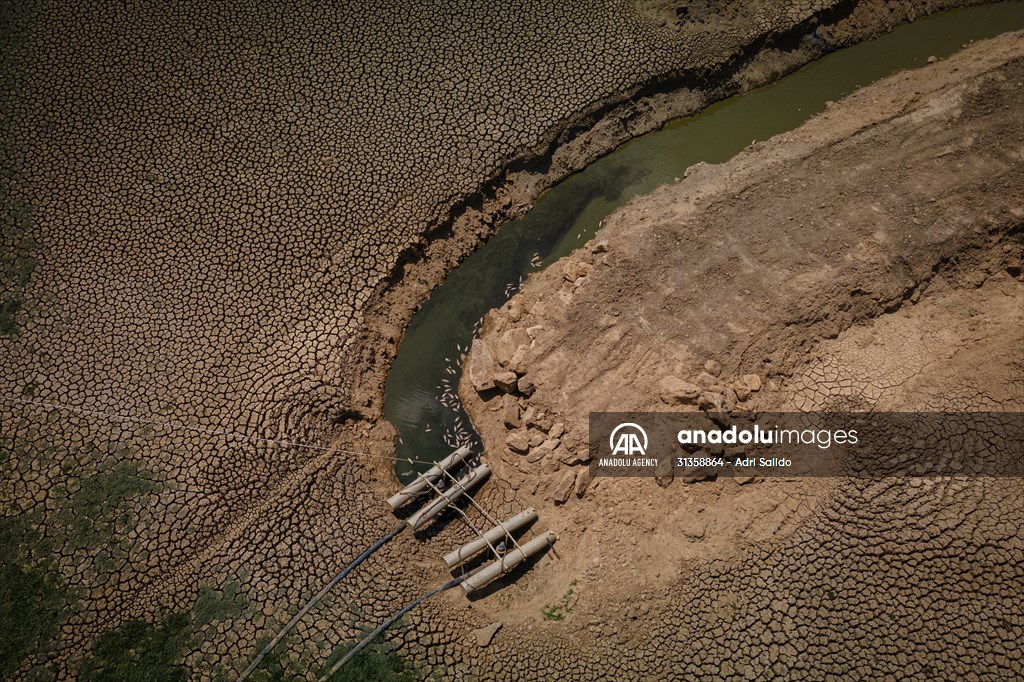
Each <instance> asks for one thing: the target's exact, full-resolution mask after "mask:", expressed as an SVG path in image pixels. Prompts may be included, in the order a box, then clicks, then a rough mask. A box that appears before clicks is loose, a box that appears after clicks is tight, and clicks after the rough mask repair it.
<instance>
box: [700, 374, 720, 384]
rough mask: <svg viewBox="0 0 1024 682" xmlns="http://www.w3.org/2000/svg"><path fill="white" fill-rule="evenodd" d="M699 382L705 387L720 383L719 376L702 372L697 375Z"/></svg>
mask: <svg viewBox="0 0 1024 682" xmlns="http://www.w3.org/2000/svg"><path fill="white" fill-rule="evenodd" d="M697 383H698V384H700V385H701V386H704V387H708V386H714V385H715V384H717V383H718V377H716V376H715V375H714V374H709V373H707V372H701V373H700V374H698V375H697Z"/></svg>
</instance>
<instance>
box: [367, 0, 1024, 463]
mask: <svg viewBox="0 0 1024 682" xmlns="http://www.w3.org/2000/svg"><path fill="white" fill-rule="evenodd" d="M1022 27H1024V2H1004V3H998V4H993V5H985V6H981V7H969V8H963V9H957V10H950V11H948V12H943V13H941V14H938V15H935V16H932V17H928V18H926V19H921V20H918V21H916V22H914V23H912V24H906V25H903V26H900V27H899V28H897V29H896V30H895V31H893V32H892V33H890V34H888V35H885V36H882V37H880V38H877V39H875V40H871V41H868V42H865V43H861V44H859V45H856V46H854V47H850V48H846V49H843V50H840V51H838V52H834V53H832V54H830V55H828V56H826V57H823V58H822V59H820V60H818V61H816V62H814V63H812V64H809V65H808V66H806V67H804V68H802V69H800V70H799V71H797V72H795V73H793V74H791V75H789V76H787V77H785V78H783V79H782V80H780V81H778V82H777V83H775V84H773V85H770V86H767V87H764V88H761V89H759V90H754V91H752V92H749V93H747V94H744V95H738V96H736V97H733V98H731V99H727V100H724V101H722V102H719V103H717V104H714V105H712V106H710V107H708V108H707V109H705V110H704V111H702V112H701V113H700V114H699V115H697V116H693V117H690V118H685V119H682V120H679V121H675V122H673V123H670V124H668V125H667V126H665V127H664V128H663V129H662V130H659V131H657V132H653V133H650V134H648V135H645V136H643V137H640V138H638V139H636V140H633V141H631V142H629V143H627V144H624V145H622V146H621V147H619V148H618V149H617V150H615V151H614V152H612V153H611V154H608V155H607V156H605V157H604V158H602V159H600V160H598V161H595V162H594V163H593V164H591V165H590V166H588V167H587V168H585V169H584V170H582V171H580V172H578V173H576V174H574V175H572V176H570V177H568V178H566V179H565V180H564V181H562V182H561V183H559V184H558V185H556V186H555V187H553V188H552V189H551V190H550V191H548V192H547V193H545V194H544V195H543V196H542V197H541V198H540V199H539V200H538V201H537V203H536V205H535V206H534V207H533V208H532V209H531V210H530V211H529V212H528V213H527V214H526V215H525V216H523V217H522V218H521V219H519V220H516V221H513V222H510V223H508V224H506V225H504V226H503V227H501V228H500V229H499V230H498V232H497V234H496V235H495V236H494V237H493V238H492V239H491V240H490V241H489V242H487V244H486V245H485V246H484V247H483V248H481V249H480V250H478V251H477V252H475V253H474V254H472V255H471V256H469V257H468V258H467V259H466V260H465V261H464V262H463V263H462V264H461V265H460V266H459V267H458V268H456V269H455V270H454V271H452V273H451V274H450V275H449V276H448V278H447V279H446V280H445V281H444V282H443V283H442V284H441V285H439V286H438V287H437V288H436V289H434V291H433V292H432V293H431V295H430V298H429V299H428V300H427V301H426V302H425V303H424V305H423V307H422V308H421V309H420V310H419V311H418V312H417V313H416V315H415V316H414V317H413V319H412V322H411V323H410V325H409V328H408V329H407V330H406V334H405V338H404V340H403V342H402V345H401V347H400V348H399V351H398V355H397V356H396V357H395V361H394V364H393V365H392V367H391V371H390V373H389V374H388V381H387V386H386V389H385V397H384V414H385V416H386V417H387V418H388V420H390V421H391V423H392V424H394V425H395V427H396V428H397V429H398V432H399V439H398V442H397V443H396V452H397V455H398V457H400V458H403V457H408V458H413V459H419V460H428V461H434V460H437V459H440V458H441V457H443V456H444V455H447V454H448V453H449V452H450V451H451V450H452V449H453V447H454V446H455V445H456V444H464V443H465V444H469V445H471V446H473V447H474V448H475V451H476V452H480V451H481V445H480V441H479V438H478V436H477V435H476V433H475V431H474V430H473V428H472V425H471V424H470V422H469V418H468V417H467V416H466V414H465V411H464V410H463V409H462V407H461V404H460V403H459V401H458V398H457V396H456V393H455V387H457V385H458V381H459V377H460V376H461V372H462V370H461V359H462V355H463V353H464V351H465V350H466V349H467V348H468V346H469V344H470V343H471V342H472V338H473V335H474V332H475V330H476V328H477V325H478V324H479V322H480V321H481V319H482V318H483V316H484V315H486V314H487V312H488V311H490V310H491V309H493V308H495V307H498V306H500V305H502V304H503V303H504V302H505V301H507V300H508V299H509V298H511V296H512V295H513V294H514V293H515V291H516V290H517V289H518V286H519V284H520V283H521V281H522V279H523V278H524V277H525V276H526V275H527V274H529V273H530V272H532V271H534V270H536V269H538V268H540V267H545V266H547V265H549V264H551V263H553V262H554V261H556V260H558V259H559V258H561V257H562V256H565V255H567V254H569V253H570V252H572V251H573V250H574V249H576V248H578V247H579V246H581V245H582V244H583V243H584V242H586V241H588V240H589V239H590V238H592V237H593V236H594V234H595V232H596V231H597V229H598V227H599V225H600V223H601V221H602V220H603V219H604V218H605V217H606V216H607V215H609V214H610V213H611V212H613V211H614V210H615V209H616V208H618V207H620V206H622V205H623V204H625V203H626V202H628V201H629V200H630V198H632V197H634V196H637V195H639V194H647V193H649V192H650V191H651V190H653V189H654V188H655V187H658V186H659V185H662V184H665V183H668V182H673V181H674V180H675V178H677V177H682V175H683V173H684V171H685V170H686V169H687V168H688V167H689V166H691V165H693V164H695V163H698V162H701V161H704V162H707V163H721V162H723V161H727V160H728V159H730V158H731V157H733V156H734V155H735V154H736V153H737V152H739V151H740V150H742V149H743V148H744V147H746V146H747V145H749V144H750V143H751V141H752V140H766V139H768V138H769V137H772V136H774V135H778V134H780V133H784V132H786V131H788V130H792V129H794V128H796V127H798V126H799V125H800V124H801V123H803V122H804V121H806V120H807V119H808V118H810V117H811V116H813V115H814V114H817V113H819V112H821V111H823V110H824V109H825V103H826V102H827V101H829V100H838V99H840V98H841V97H843V96H844V95H847V94H849V93H850V92H851V91H853V90H854V89H856V88H857V87H858V86H863V85H867V84H869V83H871V82H873V81H876V80H879V79H881V78H884V77H885V76H888V75H890V74H892V73H895V72H896V71H899V70H901V69H907V68H913V67H917V66H923V65H924V64H925V62H926V61H927V59H928V57H930V56H935V57H939V58H942V57H946V56H948V55H950V54H952V53H953V52H955V51H956V50H958V49H959V48H960V47H961V45H962V44H964V43H967V42H970V41H973V40H979V39H982V38H989V37H993V36H996V35H999V34H1000V33H1003V32H1006V31H1011V30H1016V29H1020V28H1022ZM531 261H533V262H532V263H531ZM425 466H426V465H420V466H418V467H415V468H414V467H413V465H410V464H408V463H402V462H399V464H398V465H397V467H396V473H397V474H398V476H399V478H400V479H402V480H403V481H407V480H409V478H410V477H411V476H412V472H413V471H415V470H416V469H419V470H422V469H424V468H425Z"/></svg>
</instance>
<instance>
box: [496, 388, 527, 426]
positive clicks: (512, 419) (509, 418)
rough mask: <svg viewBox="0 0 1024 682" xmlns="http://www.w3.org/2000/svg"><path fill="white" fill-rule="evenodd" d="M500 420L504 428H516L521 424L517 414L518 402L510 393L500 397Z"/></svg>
mask: <svg viewBox="0 0 1024 682" xmlns="http://www.w3.org/2000/svg"><path fill="white" fill-rule="evenodd" d="M501 421H502V422H503V423H504V424H505V428H506V429H518V428H519V427H520V426H522V423H523V421H522V419H521V418H520V415H519V402H518V401H516V399H515V398H513V397H512V396H510V395H505V396H502V397H501Z"/></svg>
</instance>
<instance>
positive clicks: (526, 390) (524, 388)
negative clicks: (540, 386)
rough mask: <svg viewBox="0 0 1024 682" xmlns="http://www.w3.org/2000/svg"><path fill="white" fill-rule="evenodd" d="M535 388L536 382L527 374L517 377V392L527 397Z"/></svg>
mask: <svg viewBox="0 0 1024 682" xmlns="http://www.w3.org/2000/svg"><path fill="white" fill-rule="evenodd" d="M536 390H537V384H535V383H533V379H531V378H530V377H529V376H522V377H519V392H520V393H522V394H523V395H525V396H526V397H527V398H529V397H530V396H531V395H533V394H534V392H535V391H536Z"/></svg>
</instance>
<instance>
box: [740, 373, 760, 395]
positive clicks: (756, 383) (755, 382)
mask: <svg viewBox="0 0 1024 682" xmlns="http://www.w3.org/2000/svg"><path fill="white" fill-rule="evenodd" d="M743 383H744V384H746V386H747V388H749V389H750V390H751V392H757V391H760V390H761V377H759V376H758V375H756V374H744V375H743Z"/></svg>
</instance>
